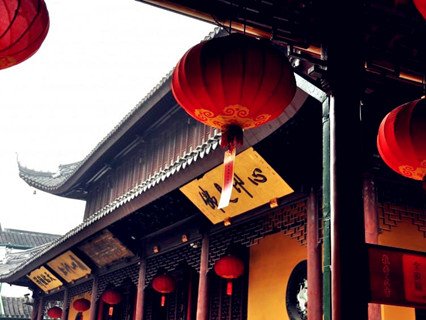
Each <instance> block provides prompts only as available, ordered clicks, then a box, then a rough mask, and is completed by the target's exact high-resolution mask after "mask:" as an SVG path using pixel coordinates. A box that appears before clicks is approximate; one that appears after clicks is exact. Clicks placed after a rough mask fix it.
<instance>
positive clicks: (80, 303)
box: [72, 298, 90, 312]
mask: <svg viewBox="0 0 426 320" xmlns="http://www.w3.org/2000/svg"><path fill="white" fill-rule="evenodd" d="M72 306H73V307H74V309H75V310H77V311H78V312H84V311H87V310H89V309H90V301H89V300H87V299H86V298H79V299H77V300H75V301H74V302H73V304H72Z"/></svg>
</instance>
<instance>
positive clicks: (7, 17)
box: [0, 0, 49, 69]
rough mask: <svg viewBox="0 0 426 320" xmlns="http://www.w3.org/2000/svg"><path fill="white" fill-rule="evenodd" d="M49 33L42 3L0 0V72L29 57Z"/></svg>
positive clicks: (39, 1) (41, 0) (44, 6)
mask: <svg viewBox="0 0 426 320" xmlns="http://www.w3.org/2000/svg"><path fill="white" fill-rule="evenodd" d="M48 30H49V13H48V11H47V8H46V4H45V3H44V1H43V0H25V1H22V0H0V69H5V68H8V67H11V66H13V65H16V64H18V63H21V62H22V61H24V60H26V59H28V58H29V57H31V56H32V55H33V54H34V53H35V52H36V51H37V50H38V49H39V48H40V46H41V44H42V43H43V41H44V39H45V38H46V35H47V32H48Z"/></svg>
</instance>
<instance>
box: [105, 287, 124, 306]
mask: <svg viewBox="0 0 426 320" xmlns="http://www.w3.org/2000/svg"><path fill="white" fill-rule="evenodd" d="M101 299H102V301H103V302H105V303H108V304H111V305H115V304H119V303H120V302H121V299H122V297H121V293H120V292H118V291H116V290H114V289H107V290H105V291H104V293H103V294H102V296H101Z"/></svg>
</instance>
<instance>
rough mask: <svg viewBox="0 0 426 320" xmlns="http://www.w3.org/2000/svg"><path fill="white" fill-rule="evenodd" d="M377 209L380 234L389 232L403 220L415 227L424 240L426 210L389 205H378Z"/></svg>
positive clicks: (425, 234) (425, 235)
mask: <svg viewBox="0 0 426 320" xmlns="http://www.w3.org/2000/svg"><path fill="white" fill-rule="evenodd" d="M377 207H378V216H379V225H380V232H383V231H391V230H392V228H394V227H396V226H397V225H398V223H400V222H401V221H403V220H405V221H409V222H410V223H412V224H413V225H415V226H417V229H418V230H419V231H420V232H422V233H423V237H425V238H426V209H419V208H412V207H408V206H402V205H393V204H390V203H379V204H378V205H377Z"/></svg>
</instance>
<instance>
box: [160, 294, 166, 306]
mask: <svg viewBox="0 0 426 320" xmlns="http://www.w3.org/2000/svg"><path fill="white" fill-rule="evenodd" d="M165 305H166V296H165V295H164V294H163V295H162V296H161V306H162V307H164V306H165Z"/></svg>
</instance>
